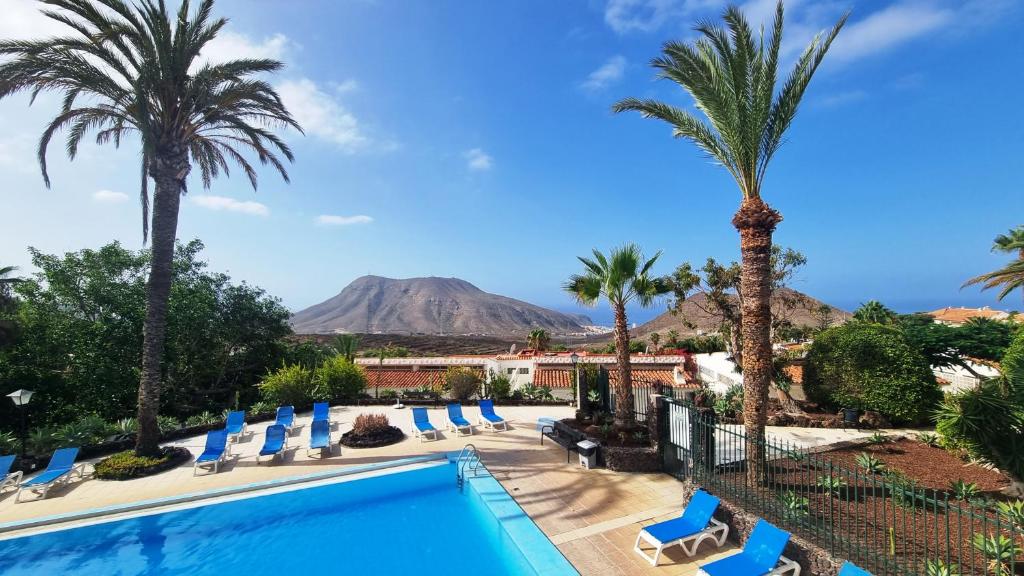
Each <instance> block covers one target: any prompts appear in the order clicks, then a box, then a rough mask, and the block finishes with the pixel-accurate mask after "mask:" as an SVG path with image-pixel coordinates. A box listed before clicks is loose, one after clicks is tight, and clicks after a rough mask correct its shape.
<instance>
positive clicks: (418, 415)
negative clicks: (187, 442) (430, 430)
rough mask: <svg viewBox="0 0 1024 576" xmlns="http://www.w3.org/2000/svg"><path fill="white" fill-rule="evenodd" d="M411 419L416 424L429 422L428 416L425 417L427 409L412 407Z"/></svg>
mask: <svg viewBox="0 0 1024 576" xmlns="http://www.w3.org/2000/svg"><path fill="white" fill-rule="evenodd" d="M412 421H413V422H415V423H416V424H430V418H428V417H427V409H426V408H413V409H412Z"/></svg>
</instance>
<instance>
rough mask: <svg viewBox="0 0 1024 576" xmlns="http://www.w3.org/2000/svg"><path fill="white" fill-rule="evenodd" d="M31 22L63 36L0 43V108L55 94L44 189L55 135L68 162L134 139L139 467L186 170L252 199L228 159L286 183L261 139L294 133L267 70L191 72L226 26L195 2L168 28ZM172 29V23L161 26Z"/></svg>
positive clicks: (242, 65) (160, 19)
mask: <svg viewBox="0 0 1024 576" xmlns="http://www.w3.org/2000/svg"><path fill="white" fill-rule="evenodd" d="M46 3H48V4H50V5H51V6H52V8H51V9H50V10H46V11H44V12H43V14H44V15H45V16H46V17H48V18H50V19H52V20H55V21H57V22H59V23H61V24H63V25H66V26H68V32H69V34H68V35H67V36H62V37H57V38H46V39H43V40H34V41H23V40H4V41H0V55H2V56H4V57H6V59H5V60H4V61H3V63H2V64H0V78H2V79H3V80H0V99H2V98H4V97H6V96H9V95H11V94H15V93H18V92H23V91H24V92H30V93H31V94H32V95H33V97H34V96H36V95H37V94H39V93H40V92H51V91H52V92H59V93H62V94H63V106H62V108H61V111H60V113H59V114H58V115H57V116H56V117H55V118H54V119H53V120H52V121H51V122H50V124H49V125H48V126H47V127H46V129H45V130H44V131H43V135H42V138H41V139H40V142H39V151H38V156H39V166H40V170H41V172H42V175H43V181H44V182H45V183H46V185H47V186H49V185H50V178H49V175H48V173H47V169H46V151H47V148H48V146H49V143H50V140H51V139H52V138H53V136H54V135H55V134H56V133H57V132H58V131H61V130H67V142H66V149H67V153H68V156H69V157H70V158H71V159H74V158H75V156H76V154H77V152H78V146H79V144H80V143H81V141H82V138H84V137H85V136H86V135H87V134H89V133H92V132H95V133H96V142H97V143H98V144H105V143H109V142H113V144H114V145H115V146H119V145H120V144H121V141H122V139H124V138H126V137H128V136H130V135H133V134H135V135H138V136H139V141H140V142H141V145H142V150H141V154H140V157H141V159H142V165H141V175H142V179H141V180H142V182H141V184H142V185H141V190H140V195H139V196H140V199H141V201H142V222H143V224H142V230H143V237H144V239H145V238H146V237H147V236H148V234H149V231H150V221H149V212H150V194H149V179H152V180H153V182H154V185H155V190H154V193H153V197H152V258H151V266H150V275H149V280H148V282H147V285H146V318H145V324H144V332H143V334H144V336H143V345H142V359H143V360H142V372H141V375H140V382H139V394H138V396H139V399H138V410H139V412H138V422H139V432H138V438H137V444H136V447H135V451H136V453H137V454H138V455H140V456H152V455H156V454H157V453H158V452H159V438H160V429H159V427H158V426H157V418H156V417H157V410H158V407H159V405H160V389H161V362H160V361H161V358H162V357H163V351H164V340H165V336H166V332H167V301H168V298H169V297H170V291H171V283H172V281H173V276H174V271H173V268H172V262H173V258H174V243H175V236H176V233H177V227H178V206H179V204H180V201H181V195H182V194H184V193H186V192H187V177H188V175H189V173H190V171H191V169H192V165H193V164H195V165H198V166H199V171H200V176H201V180H202V184H203V186H204V187H205V188H209V186H210V183H211V181H212V180H213V179H214V178H216V177H217V176H219V175H220V173H221V172H223V173H224V175H225V176H226V175H229V167H230V163H234V164H237V165H238V166H240V167H241V168H242V171H243V172H245V175H246V176H247V177H248V179H249V182H250V184H251V185H252V187H253V188H254V189H255V188H256V171H255V169H254V168H253V166H252V165H251V164H250V163H249V161H248V160H246V159H245V157H244V156H243V155H242V154H241V152H240V151H244V150H249V151H251V152H252V153H253V154H255V155H256V157H257V158H258V159H259V161H260V162H261V163H262V164H270V165H271V166H273V167H274V168H276V169H277V171H278V172H279V173H280V174H281V176H282V177H283V178H284V179H285V181H287V180H288V173H287V171H286V170H285V167H284V164H283V163H282V162H281V159H280V158H279V155H280V156H283V157H284V158H285V159H287V160H288V161H291V160H292V152H291V150H290V149H289V148H288V146H287V145H286V144H285V143H284V141H282V140H281V139H280V137H278V136H277V135H276V134H275V133H274V132H273V131H272V130H271V129H272V128H277V127H284V126H291V127H293V128H296V129H298V130H300V131H301V128H300V127H299V125H298V123H296V122H295V120H294V119H293V118H292V116H291V114H289V113H288V111H287V110H286V109H285V107H284V104H283V103H282V102H281V99H280V97H279V96H278V94H277V93H276V92H275V91H274V89H273V88H272V87H271V86H270V84H269V83H267V82H266V81H264V80H261V79H257V78H254V76H256V75H258V74H264V73H271V72H275V71H277V70H279V69H280V68H281V67H282V64H281V63H280V62H278V61H276V60H269V59H242V60H233V61H230V62H225V63H222V64H209V63H202V62H201V61H200V59H199V57H200V53H201V52H202V50H203V48H204V47H205V46H206V45H207V44H208V43H209V42H210V41H211V40H213V39H214V38H215V37H216V36H217V34H218V33H219V32H220V31H221V30H222V29H223V28H224V26H225V25H226V24H227V20H226V19H224V18H215V19H211V12H212V10H213V0H201V1H200V2H199V5H198V7H197V8H196V10H195V11H194V12H193V11H192V10H191V3H190V2H189V0H183V1H182V2H181V7H180V8H179V10H178V13H177V15H176V16H172V15H171V14H170V13H168V11H167V7H166V5H165V3H164V1H163V0H159V1H158V2H154V1H153V0H145V1H144V2H139V3H129V2H127V1H126V0H46ZM172 22H173V23H172Z"/></svg>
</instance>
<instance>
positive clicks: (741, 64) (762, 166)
mask: <svg viewBox="0 0 1024 576" xmlns="http://www.w3.org/2000/svg"><path fill="white" fill-rule="evenodd" d="M847 16H848V14H846V15H844V16H843V17H842V18H840V19H839V21H838V22H837V23H836V25H835V26H834V27H833V28H832V29H831V30H830V31H829V32H828V33H827V34H826V35H825V36H824V37H822V36H821V35H818V36H815V38H814V39H813V40H812V41H811V43H810V45H808V46H807V48H806V49H805V50H804V51H803V53H801V54H800V56H799V58H797V60H796V63H795V64H794V67H793V70H792V72H790V74H789V77H788V78H787V79H786V80H785V81H784V82H783V83H782V85H781V86H778V87H777V86H776V78H777V72H778V67H779V51H780V48H781V46H782V23H783V6H782V2H781V1H780V2H779V3H778V5H777V6H776V10H775V20H774V22H773V24H772V31H771V37H769V38H765V37H764V33H763V31H762V33H761V37H760V38H759V39H755V38H754V34H753V32H752V30H751V27H750V24H749V23H748V22H747V19H746V17H745V16H744V15H743V12H741V11H740V9H739V8H737V7H735V6H731V7H729V8H727V9H726V10H725V12H724V14H723V19H724V20H725V24H726V27H727V29H726V28H722V27H719V26H715V25H713V24H711V23H707V22H704V23H701V24H699V25H698V26H697V27H696V31H697V32H698V33H699V34H700V38H698V39H697V40H696V41H694V42H693V43H692V44H691V43H686V42H676V41H673V42H667V43H666V44H665V45H664V47H663V48H662V55H661V56H660V57H658V58H655V59H654V60H653V61H652V62H651V64H652V66H653V67H654V68H656V69H658V70H659V77H660V78H666V79H669V80H671V81H673V82H675V83H677V84H679V85H680V87H682V88H683V90H685V91H686V92H687V93H689V94H690V95H691V96H692V97H693V99H694V100H695V102H696V106H697V109H698V110H700V111H701V113H703V115H704V117H705V119H706V121H704V120H701V119H699V118H697V117H696V116H694V115H693V114H690V113H689V112H687V111H686V110H684V109H682V108H679V107H677V106H673V105H671V104H666V103H663V102H659V101H657V100H652V99H639V98H626V99H624V100H622V101H620V102H618V103H616V104H615V105H614V106H613V107H612V110H613V111H615V112H625V111H630V110H633V111H637V112H639V113H640V114H641V115H642V116H643V117H645V118H656V119H659V120H663V121H665V122H667V123H669V124H670V125H671V126H672V127H673V133H674V135H675V136H676V137H677V138H685V139H687V140H690V141H691V142H693V143H694V144H696V145H697V147H699V148H700V149H702V150H703V151H704V152H706V153H707V154H708V155H709V156H711V157H712V158H713V159H714V160H716V161H717V162H718V163H719V164H721V165H722V166H724V167H725V169H726V170H728V171H729V173H730V174H731V175H732V177H733V178H734V179H735V180H736V183H737V184H738V185H739V188H740V192H741V194H742V201H741V202H740V207H739V210H738V211H737V212H736V214H735V216H733V219H732V224H733V226H735V227H736V229H737V230H738V231H739V234H740V253H741V256H742V262H741V267H742V272H741V274H742V280H741V283H740V286H741V290H742V299H743V320H742V332H743V335H742V336H743V338H742V341H743V350H744V356H743V381H744V388H745V390H744V393H743V421H744V424H745V425H746V427H747V437H748V444H747V454H749V455H751V460H750V464H751V465H750V466H748V474H750V478H751V479H754V478H758V477H760V476H761V463H762V461H761V459H760V458H754V455H755V454H758V453H759V452H758V446H759V445H762V442H763V440H764V426H765V420H766V418H767V401H768V387H769V385H770V384H771V379H772V347H771V308H770V293H771V282H772V279H771V248H772V233H773V232H774V231H775V227H776V225H777V224H778V223H779V222H781V221H782V215H781V214H780V213H779V212H778V211H776V210H775V209H773V208H772V207H770V206H769V205H768V204H767V203H766V202H765V201H764V199H763V198H762V196H761V185H762V182H763V181H764V175H765V170H766V169H767V168H768V163H769V162H770V161H771V159H772V157H774V156H775V153H776V152H778V150H779V148H780V147H781V146H782V143H783V136H784V134H785V133H786V130H787V129H788V128H789V126H790V123H792V121H793V118H794V117H795V116H796V112H797V108H798V106H799V104H800V100H801V99H802V98H803V95H804V91H805V90H806V88H807V85H808V84H809V83H810V81H811V77H812V76H813V75H814V73H815V71H816V70H817V69H818V66H819V65H820V64H821V62H822V60H823V59H824V58H825V54H826V53H827V52H828V49H829V46H831V45H832V41H833V40H834V39H835V38H836V35H837V34H839V30H840V29H841V28H842V27H843V24H844V23H845V22H846V18H847Z"/></svg>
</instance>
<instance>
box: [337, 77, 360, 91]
mask: <svg viewBox="0 0 1024 576" xmlns="http://www.w3.org/2000/svg"><path fill="white" fill-rule="evenodd" d="M330 86H331V88H334V91H335V92H337V93H338V94H348V93H349V92H355V91H356V90H359V82H358V81H357V80H356V79H355V78H349V79H348V80H345V81H344V82H331V83H330Z"/></svg>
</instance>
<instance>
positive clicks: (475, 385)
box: [445, 366, 482, 400]
mask: <svg viewBox="0 0 1024 576" xmlns="http://www.w3.org/2000/svg"><path fill="white" fill-rule="evenodd" d="M481 381H482V379H481V378H480V375H479V374H477V373H476V371H474V370H472V369H470V368H462V367H455V366H453V367H451V368H449V369H448V371H447V372H446V373H445V387H446V388H447V389H448V392H449V393H450V394H451V397H452V398H453V399H455V400H468V399H470V398H472V397H473V396H475V395H477V394H479V393H480V382H481Z"/></svg>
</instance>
